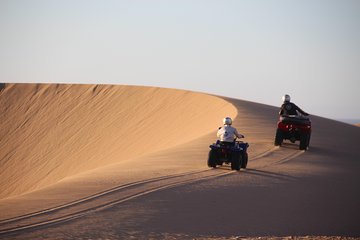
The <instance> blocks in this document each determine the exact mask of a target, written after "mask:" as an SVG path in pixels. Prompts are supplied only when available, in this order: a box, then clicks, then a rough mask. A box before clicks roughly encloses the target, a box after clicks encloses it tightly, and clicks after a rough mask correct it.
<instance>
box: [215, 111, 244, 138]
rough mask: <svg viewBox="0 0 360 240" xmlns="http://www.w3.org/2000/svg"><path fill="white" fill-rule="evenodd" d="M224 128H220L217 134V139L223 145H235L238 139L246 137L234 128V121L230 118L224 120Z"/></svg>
mask: <svg viewBox="0 0 360 240" xmlns="http://www.w3.org/2000/svg"><path fill="white" fill-rule="evenodd" d="M223 123H224V126H222V127H220V128H219V130H218V132H217V137H218V138H219V139H220V141H221V142H222V143H234V140H235V139H236V137H238V138H243V137H244V135H242V134H240V133H238V131H237V130H236V128H234V127H232V126H231V124H232V120H231V118H230V117H226V118H224V119H223Z"/></svg>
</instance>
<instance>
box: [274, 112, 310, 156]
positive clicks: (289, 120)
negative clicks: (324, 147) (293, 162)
mask: <svg viewBox="0 0 360 240" xmlns="http://www.w3.org/2000/svg"><path fill="white" fill-rule="evenodd" d="M310 136H311V121H310V119H309V117H305V116H302V115H300V116H297V115H288V116H280V119H279V121H278V124H277V130H276V135H275V142H274V145H275V146H281V144H282V143H283V141H284V140H290V141H291V142H292V143H295V142H296V141H300V145H299V149H300V150H307V149H308V147H309V143H310Z"/></svg>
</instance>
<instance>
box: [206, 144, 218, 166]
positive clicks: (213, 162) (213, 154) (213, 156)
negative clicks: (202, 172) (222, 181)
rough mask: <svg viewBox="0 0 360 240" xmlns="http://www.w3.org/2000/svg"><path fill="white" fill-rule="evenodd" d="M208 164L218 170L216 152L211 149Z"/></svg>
mask: <svg viewBox="0 0 360 240" xmlns="http://www.w3.org/2000/svg"><path fill="white" fill-rule="evenodd" d="M207 164H208V166H209V167H211V168H216V152H215V151H214V150H213V149H211V150H210V151H209V157H208V162H207Z"/></svg>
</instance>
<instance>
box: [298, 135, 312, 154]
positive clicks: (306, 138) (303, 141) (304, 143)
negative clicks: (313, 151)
mask: <svg viewBox="0 0 360 240" xmlns="http://www.w3.org/2000/svg"><path fill="white" fill-rule="evenodd" d="M309 143H310V134H309V133H304V134H301V136H300V145H299V149H300V150H305V151H306V150H307V148H308V147H309Z"/></svg>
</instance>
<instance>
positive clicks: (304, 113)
mask: <svg viewBox="0 0 360 240" xmlns="http://www.w3.org/2000/svg"><path fill="white" fill-rule="evenodd" d="M294 107H295V109H296V111H298V112H300V113H301V114H302V115H304V116H309V114H308V113H307V112H304V111H303V110H302V109H301V108H299V107H298V106H296V105H295V104H294Z"/></svg>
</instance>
